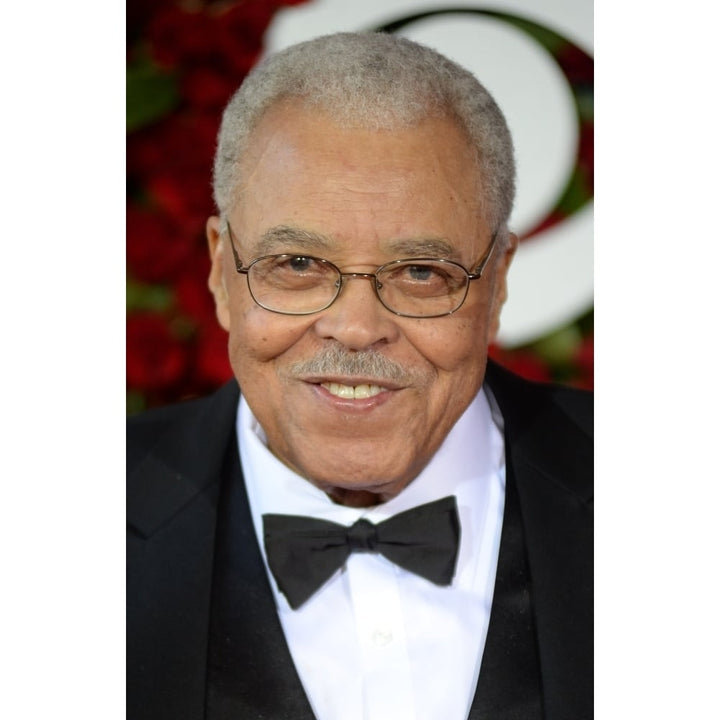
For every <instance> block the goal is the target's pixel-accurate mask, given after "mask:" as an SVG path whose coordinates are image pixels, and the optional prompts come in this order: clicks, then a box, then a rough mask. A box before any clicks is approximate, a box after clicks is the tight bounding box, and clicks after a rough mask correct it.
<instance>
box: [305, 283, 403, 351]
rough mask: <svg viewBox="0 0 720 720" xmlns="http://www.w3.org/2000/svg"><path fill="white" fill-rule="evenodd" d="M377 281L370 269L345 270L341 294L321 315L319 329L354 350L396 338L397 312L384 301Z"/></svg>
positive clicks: (327, 337) (328, 336)
mask: <svg viewBox="0 0 720 720" xmlns="http://www.w3.org/2000/svg"><path fill="white" fill-rule="evenodd" d="M374 283H375V278H374V276H373V275H371V274H368V273H343V276H342V286H341V288H340V294H339V295H338V297H337V298H336V300H335V302H334V303H333V304H332V305H331V306H330V307H329V308H327V309H326V310H323V311H322V312H321V313H319V315H318V316H317V320H316V322H315V332H316V333H317V334H318V335H319V336H320V337H321V338H323V339H331V340H337V341H338V342H340V343H342V344H343V345H344V346H345V347H347V348H349V349H350V350H365V349H368V348H371V347H373V346H374V345H378V344H385V343H388V342H393V341H394V340H396V339H397V337H398V334H399V329H398V326H397V324H396V322H395V320H396V316H395V315H394V314H393V313H391V312H390V311H389V310H387V309H386V308H385V307H384V306H383V305H382V303H381V302H380V300H379V299H378V297H377V295H376V294H375V284H374Z"/></svg>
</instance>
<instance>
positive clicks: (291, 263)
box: [284, 255, 315, 272]
mask: <svg viewBox="0 0 720 720" xmlns="http://www.w3.org/2000/svg"><path fill="white" fill-rule="evenodd" d="M314 262H315V261H314V259H313V258H309V257H302V256H300V255H293V256H292V257H289V258H287V259H286V260H285V263H284V264H285V265H286V266H287V267H288V269H290V270H294V271H295V272H307V271H308V270H310V268H312V266H313V264H314Z"/></svg>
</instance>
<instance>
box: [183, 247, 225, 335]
mask: <svg viewBox="0 0 720 720" xmlns="http://www.w3.org/2000/svg"><path fill="white" fill-rule="evenodd" d="M209 273H210V258H209V256H208V253H207V252H201V251H200V250H199V249H198V250H196V251H195V252H194V253H193V254H192V256H191V257H190V258H189V260H188V263H187V264H186V266H185V268H184V271H183V272H182V273H181V274H180V275H179V277H178V278H177V280H176V281H175V285H174V288H175V298H176V300H177V304H178V308H179V309H180V311H181V312H182V313H183V314H184V315H186V316H188V317H190V318H192V319H193V320H194V321H195V322H197V323H198V324H199V325H201V324H205V323H206V324H213V323H215V302H214V300H213V297H212V294H211V293H210V290H209V289H208V285H207V279H208V275H209Z"/></svg>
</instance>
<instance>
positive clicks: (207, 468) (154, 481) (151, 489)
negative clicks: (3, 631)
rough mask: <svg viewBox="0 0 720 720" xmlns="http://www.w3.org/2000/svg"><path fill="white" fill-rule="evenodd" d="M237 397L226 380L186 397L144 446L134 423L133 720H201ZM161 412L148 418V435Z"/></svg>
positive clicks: (130, 501)
mask: <svg viewBox="0 0 720 720" xmlns="http://www.w3.org/2000/svg"><path fill="white" fill-rule="evenodd" d="M237 397H238V390H237V385H235V383H232V384H229V385H227V386H225V387H224V388H222V389H221V390H220V391H219V392H218V393H216V394H215V395H214V396H213V397H212V398H211V399H209V400H208V401H198V402H196V403H192V404H189V405H188V406H187V407H188V409H187V410H186V411H185V412H182V413H180V414H179V415H178V414H173V415H172V417H173V420H172V421H168V423H167V430H166V432H165V433H164V434H163V435H162V436H161V437H160V439H159V440H158V441H157V442H156V443H154V441H152V442H151V441H150V440H148V445H147V446H145V444H144V443H143V440H144V439H145V433H146V430H145V426H144V425H143V424H142V423H139V424H135V425H134V426H133V429H132V430H133V439H134V440H135V442H133V443H132V444H130V443H129V447H131V448H135V447H138V448H142V450H138V451H136V452H137V456H135V457H133V456H129V458H128V468H129V470H130V474H129V476H128V507H127V515H128V524H129V530H128V548H127V558H128V574H127V597H128V604H127V638H128V640H127V686H128V694H127V716H128V718H132V719H133V720H145V719H147V720H158V719H160V718H168V719H170V718H172V719H173V720H198V719H199V718H202V717H204V704H205V676H206V659H207V638H208V617H209V608H210V591H211V579H212V567H213V554H214V543H215V522H216V509H217V498H218V490H219V482H218V479H219V476H220V471H221V467H222V465H221V464H222V461H223V458H224V457H225V449H226V448H227V445H228V441H229V439H230V436H231V433H232V429H233V427H234V422H233V418H234V415H235V412H236V410H237ZM163 412H164V411H160V412H159V413H156V414H155V415H154V416H153V417H154V421H152V423H151V421H150V420H147V421H146V422H147V424H148V427H150V425H151V424H152V430H147V437H148V438H149V437H154V435H155V433H156V431H157V427H158V422H162V418H163ZM158 418H161V420H160V421H158V420H157V419H158ZM153 443H154V444H153ZM133 467H134V469H133Z"/></svg>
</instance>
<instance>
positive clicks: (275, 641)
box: [207, 442, 313, 720]
mask: <svg viewBox="0 0 720 720" xmlns="http://www.w3.org/2000/svg"><path fill="white" fill-rule="evenodd" d="M238 457H239V454H238V450H237V443H235V442H233V443H232V446H231V449H230V451H229V453H228V458H227V463H226V468H225V472H224V473H223V476H224V477H223V485H222V491H221V501H220V511H219V513H218V528H217V545H216V557H215V571H214V579H213V592H212V609H211V623H210V642H209V654H208V693H207V720H239V719H240V718H242V719H243V720H261V719H263V718H273V720H313V713H312V711H311V709H310V705H309V702H308V699H307V697H306V695H305V692H304V690H303V688H302V684H301V682H300V679H299V677H298V675H297V672H296V670H295V665H294V664H293V661H292V657H291V655H290V651H289V649H288V646H287V642H286V640H285V635H284V633H283V630H282V626H281V624H280V620H279V618H278V614H277V611H276V609H275V600H274V597H273V595H272V590H271V588H270V585H269V583H268V578H267V573H266V571H265V565H264V563H263V559H262V555H261V553H260V548H259V546H258V543H257V538H256V536H255V531H254V528H253V524H252V517H251V514H250V507H249V504H248V499H247V494H246V492H245V485H244V482H243V479H242V473H241V469H240V462H239V459H238Z"/></svg>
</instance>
